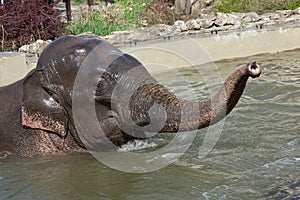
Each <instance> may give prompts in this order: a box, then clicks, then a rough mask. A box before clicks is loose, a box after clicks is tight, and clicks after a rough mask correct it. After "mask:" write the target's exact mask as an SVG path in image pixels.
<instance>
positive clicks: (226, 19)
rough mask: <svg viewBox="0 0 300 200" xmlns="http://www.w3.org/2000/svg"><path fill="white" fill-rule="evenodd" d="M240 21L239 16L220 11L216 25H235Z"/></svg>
mask: <svg viewBox="0 0 300 200" xmlns="http://www.w3.org/2000/svg"><path fill="white" fill-rule="evenodd" d="M237 22H238V20H237V17H236V16H234V15H231V14H224V13H218V14H217V19H216V21H215V25H217V26H226V25H235V24H236V23H237Z"/></svg>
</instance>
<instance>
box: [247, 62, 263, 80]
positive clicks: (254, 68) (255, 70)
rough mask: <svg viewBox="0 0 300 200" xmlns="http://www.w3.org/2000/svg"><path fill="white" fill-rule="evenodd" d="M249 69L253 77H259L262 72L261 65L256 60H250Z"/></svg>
mask: <svg viewBox="0 0 300 200" xmlns="http://www.w3.org/2000/svg"><path fill="white" fill-rule="evenodd" d="M247 69H248V70H247V71H248V74H249V76H251V77H252V78H256V77H259V76H260V74H261V67H260V66H259V65H258V64H257V63H256V61H253V62H250V63H249V64H248V67H247Z"/></svg>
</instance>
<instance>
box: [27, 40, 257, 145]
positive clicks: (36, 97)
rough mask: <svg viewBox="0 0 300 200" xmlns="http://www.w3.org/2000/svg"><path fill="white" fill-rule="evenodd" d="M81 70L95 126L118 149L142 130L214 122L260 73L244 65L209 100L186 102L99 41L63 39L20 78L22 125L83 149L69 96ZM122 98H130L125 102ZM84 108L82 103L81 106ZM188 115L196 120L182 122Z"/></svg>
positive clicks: (253, 65)
mask: <svg viewBox="0 0 300 200" xmlns="http://www.w3.org/2000/svg"><path fill="white" fill-rule="evenodd" d="M89 54H93V55H95V56H93V59H87V58H88V56H89ZM85 67H86V68H87V70H86V71H87V73H86V77H85V78H86V79H90V80H93V81H94V82H96V83H97V84H96V88H95V92H94V93H92V94H93V96H92V99H93V101H94V102H95V109H96V113H97V120H98V123H99V124H100V125H101V128H102V130H103V132H104V133H105V135H106V136H107V137H108V138H109V139H110V140H111V141H112V142H113V143H114V144H117V145H121V144H123V143H125V142H127V141H128V140H130V139H132V138H142V137H144V131H145V130H146V131H159V132H178V131H188V130H194V129H200V128H204V127H207V126H209V125H210V124H213V123H216V122H218V121H219V120H221V119H222V118H224V117H225V115H227V114H228V113H229V112H230V111H231V110H232V109H233V108H234V106H235V105H236V104H237V102H238V100H239V98H240V97H241V95H242V93H243V90H244V88H245V86H246V82H247V80H248V78H249V77H253V78H255V77H258V76H259V75H260V73H261V70H260V67H259V65H257V64H256V63H255V62H252V63H249V64H245V65H243V66H240V67H238V68H237V69H236V70H235V71H234V72H233V73H232V74H230V75H229V77H228V78H227V80H226V81H225V83H224V85H223V87H222V88H221V90H220V91H219V92H218V93H217V94H216V95H215V96H213V97H212V98H211V99H208V100H205V101H200V102H193V101H187V100H183V99H180V98H179V97H177V96H176V95H174V94H173V93H171V92H169V91H168V90H167V89H166V88H164V87H163V86H162V85H160V84H159V83H158V82H157V81H156V80H155V79H154V78H153V77H152V76H151V75H150V74H149V73H148V72H147V70H146V69H145V68H144V67H143V65H142V64H141V63H140V62H139V61H138V60H137V59H135V58H133V57H132V56H130V55H127V54H123V53H122V52H121V51H119V50H118V49H117V48H115V47H113V46H112V45H110V44H109V43H107V42H105V41H103V40H101V39H99V38H98V37H95V36H92V35H80V36H64V37H61V38H59V39H57V40H55V41H54V42H52V43H51V44H50V45H48V46H47V48H46V49H45V50H44V51H43V53H42V54H41V56H40V58H39V61H38V63H37V67H36V69H34V70H33V71H32V72H31V73H30V74H29V75H28V76H27V77H26V78H25V80H24V83H23V105H22V124H23V126H25V127H28V128H33V129H40V130H43V131H46V132H49V133H52V134H56V135H57V136H58V137H60V138H62V139H63V138H65V137H67V136H68V135H69V134H70V135H71V136H72V137H73V139H74V141H75V142H76V143H77V144H78V145H79V146H81V147H83V148H84V147H85V145H84V144H83V143H82V141H81V139H80V137H79V136H78V133H77V131H76V128H75V125H74V119H73V111H72V110H73V108H72V98H73V97H74V90H73V88H74V82H75V79H76V76H77V75H78V72H79V71H80V70H81V69H83V68H85ZM136 82H139V83H138V84H136ZM116 91H118V92H116ZM129 91H130V92H129ZM76 95H78V94H76ZM79 95H80V94H79ZM124 95H127V96H128V102H127V100H126V101H125V100H124V99H126V98H124ZM212 102H214V103H212ZM84 104H85V103H84V102H82V107H83V108H84ZM157 105H158V106H157ZM154 107H158V108H159V109H158V112H160V111H161V110H162V111H163V112H162V116H163V120H161V119H159V120H158V122H159V123H160V125H159V126H160V128H159V130H157V126H156V125H155V124H156V123H153V120H155V119H153V118H151V112H152V113H153V112H156V110H155V109H153V108H154ZM183 110H184V111H183ZM83 112H85V111H84V109H83ZM185 112H187V113H185ZM189 112H190V113H189ZM183 113H184V115H183ZM192 113H196V115H195V114H192ZM85 114H87V115H88V114H89V113H85ZM190 115H193V116H194V117H192V118H189V117H187V118H183V116H190ZM150 124H154V125H150ZM149 125H150V126H149ZM143 128H144V129H143ZM128 132H130V134H128ZM132 132H133V135H132Z"/></svg>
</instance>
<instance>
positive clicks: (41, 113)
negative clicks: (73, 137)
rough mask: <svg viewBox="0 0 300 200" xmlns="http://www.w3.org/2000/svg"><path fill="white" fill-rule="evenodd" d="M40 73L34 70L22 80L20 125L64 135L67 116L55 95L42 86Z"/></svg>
mask: <svg viewBox="0 0 300 200" xmlns="http://www.w3.org/2000/svg"><path fill="white" fill-rule="evenodd" d="M41 73H42V71H38V70H35V71H33V72H32V73H30V74H29V75H28V76H27V77H26V78H25V80H24V82H23V102H22V125H23V126H25V127H29V128H33V129H40V130H44V131H49V132H53V133H55V134H57V135H59V136H60V137H65V136H66V133H67V123H68V118H67V116H66V113H65V112H64V108H63V106H62V105H61V103H59V101H58V99H57V97H55V96H57V95H55V94H53V93H52V94H51V91H49V90H48V89H47V88H45V87H44V86H43V84H42V79H43V78H42V76H41Z"/></svg>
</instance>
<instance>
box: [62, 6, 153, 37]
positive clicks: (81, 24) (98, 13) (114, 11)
mask: <svg viewBox="0 0 300 200" xmlns="http://www.w3.org/2000/svg"><path fill="white" fill-rule="evenodd" d="M148 2H149V0H148V1H142V0H137V1H134V0H130V1H121V0H120V1H117V2H116V3H114V4H112V6H110V7H105V8H103V9H101V10H94V11H90V12H88V13H86V14H84V15H82V16H81V17H80V18H79V19H77V20H74V21H73V22H72V23H71V24H70V25H69V26H68V27H67V29H69V30H70V31H71V32H73V33H75V34H80V33H83V32H92V33H94V34H96V35H102V36H103V35H108V34H109V33H111V32H113V31H121V30H128V29H135V28H137V27H140V26H141V25H142V23H143V21H142V19H141V16H143V15H144V13H145V9H146V4H147V3H148Z"/></svg>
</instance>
